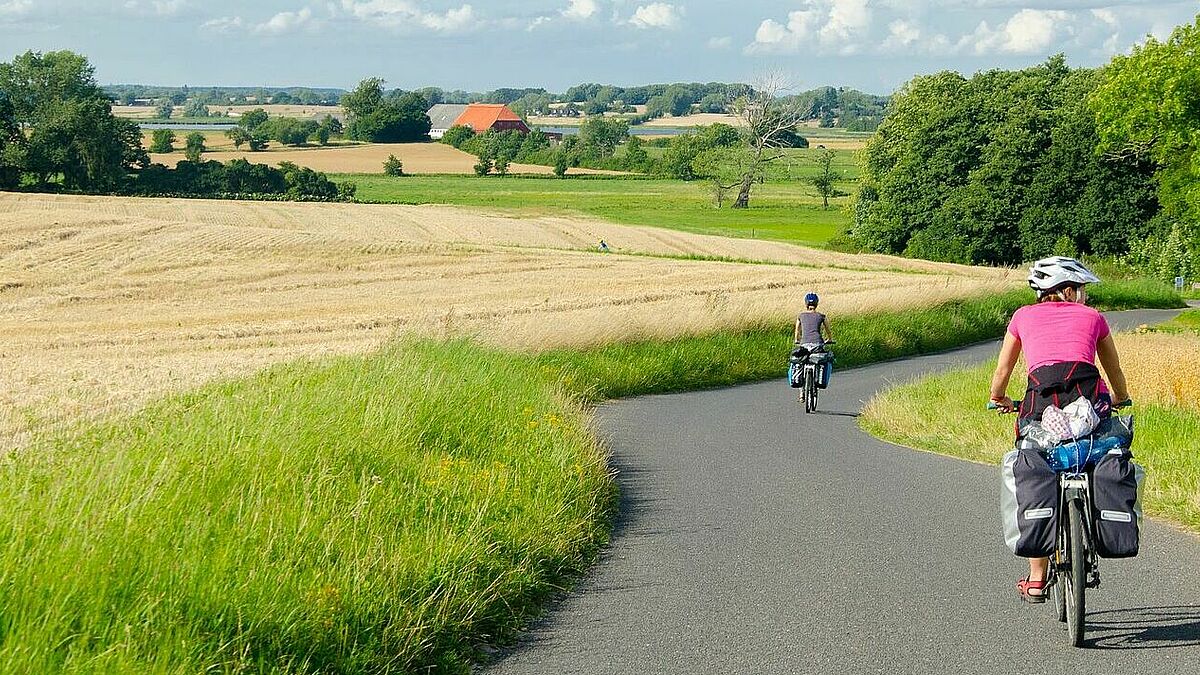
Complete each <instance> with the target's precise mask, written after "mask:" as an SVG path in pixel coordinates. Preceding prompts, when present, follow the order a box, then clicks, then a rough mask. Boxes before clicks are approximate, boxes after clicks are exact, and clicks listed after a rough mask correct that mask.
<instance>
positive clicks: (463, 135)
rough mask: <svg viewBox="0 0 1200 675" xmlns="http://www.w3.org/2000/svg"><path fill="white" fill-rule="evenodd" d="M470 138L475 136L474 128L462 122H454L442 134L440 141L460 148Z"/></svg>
mask: <svg viewBox="0 0 1200 675" xmlns="http://www.w3.org/2000/svg"><path fill="white" fill-rule="evenodd" d="M472 138H475V130H474V129H472V128H471V127H469V126H466V125H463V124H456V125H454V126H452V127H450V128H449V129H447V130H446V133H445V134H443V135H442V142H443V143H445V144H447V145H451V146H454V147H456V148H460V149H461V148H462V146H463V144H464V143H466V142H467V141H469V140H471V139H472Z"/></svg>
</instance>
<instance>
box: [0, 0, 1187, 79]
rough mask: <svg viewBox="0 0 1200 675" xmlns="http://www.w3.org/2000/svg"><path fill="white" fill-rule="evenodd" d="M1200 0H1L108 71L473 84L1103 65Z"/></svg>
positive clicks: (30, 41) (49, 38)
mask: <svg viewBox="0 0 1200 675" xmlns="http://www.w3.org/2000/svg"><path fill="white" fill-rule="evenodd" d="M1198 13H1200V1H1197V0H1189V1H1187V2H1173V1H1171V0H1158V1H1155V2H1145V1H1140V0H1123V1H1122V0H1107V1H1106V0H1045V1H1042V0H940V1H938V0H733V1H730V0H669V1H659V0H520V1H517V0H471V1H469V2H464V1H463V0H255V1H253V2H249V1H243V2H235V1H233V0H0V59H4V60H7V59H9V58H11V57H12V56H13V55H15V54H17V53H20V52H23V51H25V50H27V49H34V50H41V51H48V50H53V49H71V50H75V51H78V52H82V53H83V54H86V55H87V56H88V57H89V58H90V59H91V61H92V64H93V65H94V66H95V67H96V73H97V77H98V79H99V80H100V81H101V82H103V83H133V82H136V83H143V84H163V85H181V84H189V85H192V86H202V85H266V86H290V85H306V86H332V87H343V88H349V87H352V86H353V85H354V84H355V83H356V82H358V80H360V79H362V78H364V77H369V76H380V77H384V78H386V79H387V80H388V84H389V86H391V87H402V88H412V87H418V86H425V85H433V86H440V87H443V88H446V89H467V90H474V91H482V90H488V89H494V88H497V87H502V86H514V87H520V86H542V87H546V88H548V89H550V90H551V91H562V90H564V89H566V87H568V86H570V85H572V84H577V83H580V82H602V83H614V84H621V85H636V84H646V83H650V82H672V81H749V80H751V79H753V78H754V77H755V75H756V74H761V73H763V72H767V71H772V72H776V71H781V72H783V73H786V74H787V76H788V77H789V79H790V80H791V81H793V82H795V83H796V84H797V86H799V87H800V88H809V87H815V86H819V85H825V84H834V85H845V86H851V87H857V88H859V89H863V90H866V91H870V92H876V93H888V92H891V91H892V90H894V89H895V88H896V87H897V86H899V85H901V84H903V83H904V82H905V81H906V80H908V79H909V78H911V77H912V76H913V75H915V74H920V73H928V72H933V71H936V70H942V69H952V70H958V71H961V72H964V73H972V72H975V71H977V70H981V69H988V68H997V67H999V68H1016V67H1022V66H1025V65H1029V64H1033V63H1037V62H1039V61H1041V60H1043V59H1045V58H1046V57H1047V56H1049V55H1051V54H1054V53H1058V52H1064V53H1066V55H1067V57H1068V60H1069V61H1070V62H1071V63H1072V64H1074V65H1087V66H1091V65H1098V64H1101V63H1104V62H1106V61H1107V60H1108V59H1109V58H1110V57H1111V56H1112V55H1113V54H1115V53H1119V52H1124V51H1128V49H1129V47H1130V46H1131V45H1133V44H1135V43H1136V42H1138V41H1140V40H1142V39H1144V37H1145V36H1146V35H1147V34H1154V35H1158V36H1159V37H1165V36H1166V35H1168V34H1169V33H1170V31H1171V29H1172V28H1173V27H1174V26H1176V25H1178V24H1181V23H1190V22H1191V21H1193V20H1194V19H1195V17H1196V15H1197V14H1198Z"/></svg>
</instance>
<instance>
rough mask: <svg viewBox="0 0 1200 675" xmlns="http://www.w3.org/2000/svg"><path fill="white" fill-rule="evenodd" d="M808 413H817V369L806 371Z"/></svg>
mask: <svg viewBox="0 0 1200 675" xmlns="http://www.w3.org/2000/svg"><path fill="white" fill-rule="evenodd" d="M808 411H809V412H817V369H816V368H812V369H810V370H809V371H808Z"/></svg>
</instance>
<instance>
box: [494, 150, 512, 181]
mask: <svg viewBox="0 0 1200 675" xmlns="http://www.w3.org/2000/svg"><path fill="white" fill-rule="evenodd" d="M510 163H512V155H510V154H509V153H507V152H502V153H500V154H499V155H498V156H497V157H496V163H495V166H496V173H497V174H498V175H501V176H507V175H508V165H509V164H510Z"/></svg>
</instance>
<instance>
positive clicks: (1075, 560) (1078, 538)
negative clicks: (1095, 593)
mask: <svg viewBox="0 0 1200 675" xmlns="http://www.w3.org/2000/svg"><path fill="white" fill-rule="evenodd" d="M1067 527H1068V528H1069V529H1068V532H1067V545H1068V546H1069V547H1070V548H1069V549H1068V554H1067V555H1068V558H1069V561H1070V565H1071V569H1070V571H1069V572H1068V573H1067V575H1066V577H1065V579H1064V581H1067V586H1066V587H1064V588H1063V594H1064V595H1065V598H1064V599H1065V600H1066V603H1065V604H1066V613H1067V640H1068V642H1070V643H1071V646H1072V647H1082V646H1083V634H1084V615H1085V614H1086V612H1087V605H1086V603H1085V601H1084V591H1086V590H1087V553H1086V552H1085V550H1084V544H1083V507H1082V506H1081V504H1080V500H1079V499H1072V500H1071V501H1070V502H1069V503H1068V504H1067Z"/></svg>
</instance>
